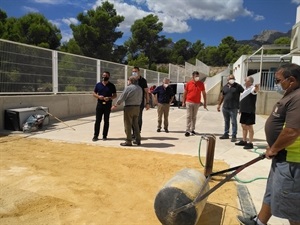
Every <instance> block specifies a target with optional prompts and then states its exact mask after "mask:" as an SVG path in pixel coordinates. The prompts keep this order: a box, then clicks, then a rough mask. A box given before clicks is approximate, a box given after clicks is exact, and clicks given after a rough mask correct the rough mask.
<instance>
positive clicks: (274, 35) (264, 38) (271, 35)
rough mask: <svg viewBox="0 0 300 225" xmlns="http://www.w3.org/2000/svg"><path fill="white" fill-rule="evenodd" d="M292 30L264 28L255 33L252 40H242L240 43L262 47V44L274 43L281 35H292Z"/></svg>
mask: <svg viewBox="0 0 300 225" xmlns="http://www.w3.org/2000/svg"><path fill="white" fill-rule="evenodd" d="M291 33H292V30H289V31H288V32H286V33H283V32H280V31H276V30H263V31H262V32H261V33H260V34H257V35H254V36H253V38H252V39H251V40H240V41H238V43H239V44H243V45H250V46H253V47H254V48H260V47H261V46H262V45H269V44H273V43H274V41H275V40H276V39H278V38H281V37H289V38H290V37H291Z"/></svg>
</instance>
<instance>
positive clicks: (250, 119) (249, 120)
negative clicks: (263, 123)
mask: <svg viewBox="0 0 300 225" xmlns="http://www.w3.org/2000/svg"><path fill="white" fill-rule="evenodd" d="M240 123H241V124H246V125H253V124H255V113H244V112H242V113H241V118H240Z"/></svg>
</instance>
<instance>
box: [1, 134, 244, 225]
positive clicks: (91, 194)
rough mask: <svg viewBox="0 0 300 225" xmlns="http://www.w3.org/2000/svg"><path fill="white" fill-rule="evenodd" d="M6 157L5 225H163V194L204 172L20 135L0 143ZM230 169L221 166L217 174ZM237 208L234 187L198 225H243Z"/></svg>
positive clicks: (190, 162) (210, 205) (168, 158)
mask: <svg viewBox="0 0 300 225" xmlns="http://www.w3.org/2000/svg"><path fill="white" fill-rule="evenodd" d="M0 154H1V155H0V172H1V176H0V187H1V193H0V224H1V225H5V224H9V225H14V224H22V225H24V224H30V225H31V224H32V225H33V224H36V225H41V224H43V225H46V224H49V225H50V224H51V225H58V224H59V225H63V224H66V225H69V224H72V225H74V224H75V225H77V224H80V225H81V224H82V225H83V224H87V225H90V224H100V225H159V224H160V222H159V220H158V219H157V217H156V214H155V211H154V200H155V197H156V194H157V193H158V192H159V190H160V189H161V188H162V186H163V185H164V184H165V183H166V182H167V181H168V180H170V179H171V178H172V177H173V176H174V175H175V174H176V173H177V172H178V171H180V170H181V169H183V168H195V169H198V170H199V171H201V172H202V173H203V170H204V169H203V167H202V166H201V165H200V163H199V159H198V157H192V156H184V155H174V154H172V155H171V154H166V153H159V152H152V151H148V150H147V151H143V150H140V149H134V148H131V149H129V148H128V149H124V148H111V147H99V146H95V145H85V144H71V143H65V142H58V141H49V140H43V139H34V138H30V139H29V138H24V137H22V136H16V135H13V136H2V137H0ZM203 161H204V160H203ZM226 168H228V165H227V164H225V163H224V162H215V163H214V171H218V170H222V169H226ZM220 179H222V177H216V180H214V181H211V182H210V187H213V186H214V185H215V184H217V183H218V182H219V180H220ZM237 202H238V197H237V191H236V185H235V183H234V182H227V183H226V184H225V185H223V186H222V187H221V188H219V189H218V190H217V191H215V192H214V193H212V194H211V195H210V196H209V198H208V200H207V203H206V205H205V208H204V211H203V212H202V214H201V217H200V220H199V222H198V224H197V225H217V224H224V225H229V224H230V225H234V224H238V223H237V221H236V219H235V216H236V215H237V214H238V213H239V212H238V209H237V207H238V206H237V204H238V203H237Z"/></svg>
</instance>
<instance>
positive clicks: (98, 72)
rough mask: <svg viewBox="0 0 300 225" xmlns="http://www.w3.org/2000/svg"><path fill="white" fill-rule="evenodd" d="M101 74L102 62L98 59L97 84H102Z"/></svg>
mask: <svg viewBox="0 0 300 225" xmlns="http://www.w3.org/2000/svg"><path fill="white" fill-rule="evenodd" d="M100 72H101V61H100V60H99V59H97V74H96V80H97V83H98V82H100Z"/></svg>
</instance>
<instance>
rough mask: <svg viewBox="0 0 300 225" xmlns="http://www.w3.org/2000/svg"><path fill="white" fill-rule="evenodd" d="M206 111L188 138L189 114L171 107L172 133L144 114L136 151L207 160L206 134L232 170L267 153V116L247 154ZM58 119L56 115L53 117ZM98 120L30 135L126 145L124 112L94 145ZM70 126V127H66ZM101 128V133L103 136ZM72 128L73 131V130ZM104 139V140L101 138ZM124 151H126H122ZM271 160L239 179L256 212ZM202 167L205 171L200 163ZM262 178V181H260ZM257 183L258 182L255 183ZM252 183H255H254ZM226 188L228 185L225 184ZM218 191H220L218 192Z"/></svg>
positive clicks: (212, 111)
mask: <svg viewBox="0 0 300 225" xmlns="http://www.w3.org/2000/svg"><path fill="white" fill-rule="evenodd" d="M208 110H209V111H206V110H204V109H203V108H200V109H199V112H198V116H197V125H196V132H197V135H195V136H190V137H185V136H184V133H185V128H186V110H185V109H184V108H177V107H172V108H171V110H170V116H169V131H170V132H169V133H165V132H164V130H163V129H162V132H160V133H158V132H156V129H157V111H156V109H153V108H152V109H149V110H147V111H146V110H145V111H144V116H143V127H142V133H141V136H142V145H141V146H133V147H130V148H134V149H137V150H149V151H157V152H165V153H170V154H183V155H192V156H198V155H199V154H200V155H201V156H203V157H205V156H206V148H207V142H206V140H203V139H202V137H203V135H205V134H214V135H215V136H216V145H215V156H214V158H215V159H218V160H223V161H225V162H226V163H228V164H229V166H230V167H234V166H238V165H242V164H244V163H246V162H248V161H250V160H252V159H254V158H256V157H257V156H258V153H262V152H264V147H265V146H266V141H265V134H264V124H265V120H266V118H267V117H266V116H260V115H257V119H256V125H255V126H254V130H255V135H254V137H255V141H254V145H255V146H256V147H258V148H257V149H255V150H251V151H249V150H244V149H243V148H242V147H240V146H235V144H234V143H232V142H230V139H229V140H220V139H219V136H221V135H222V134H223V130H224V122H223V115H222V113H221V112H217V110H216V106H208ZM54 116H55V115H54ZM94 119H95V116H94V115H92V116H88V117H83V118H76V119H70V120H66V121H64V122H65V123H61V122H59V121H57V120H55V118H51V123H50V125H48V126H47V127H46V129H45V130H44V131H38V132H33V133H30V134H24V135H28V136H29V137H34V138H46V139H52V140H57V141H67V142H71V143H86V144H90V145H94V146H95V147H97V146H107V147H110V146H113V147H119V146H120V143H121V142H123V141H124V137H125V132H124V126H123V112H122V111H117V112H113V113H112V114H111V117H110V128H109V134H108V140H106V141H103V140H101V139H100V140H99V141H97V142H93V141H92V138H93V130H94ZM66 124H67V125H68V126H67V125H66ZM102 125H103V124H101V130H100V131H101V132H102ZM69 126H70V127H72V128H70V127H69ZM239 137H241V128H240V126H239V130H238V138H239ZM99 138H101V136H100V137H99ZM123 148H124V147H123ZM270 165H271V161H270V160H267V159H265V160H262V161H260V162H257V163H255V164H253V165H252V166H250V167H247V168H246V169H245V170H243V171H242V172H240V173H239V174H238V175H237V178H238V179H239V180H240V182H239V184H240V185H246V186H247V188H248V191H249V194H250V196H251V198H252V202H253V204H254V206H255V209H256V211H259V209H260V206H261V202H262V198H263V194H264V191H265V185H266V177H267V176H268V172H269V168H270ZM187 167H188V165H187ZM199 167H202V166H201V165H200V163H199ZM260 178H262V179H260ZM256 179H257V180H256ZM252 180H255V181H253V182H251V181H252ZM225 185H226V184H225ZM217 191H218V190H217ZM269 224H272V225H285V224H286V225H287V224H289V223H288V222H287V220H283V219H279V218H276V217H272V218H271V220H270V222H269Z"/></svg>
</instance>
